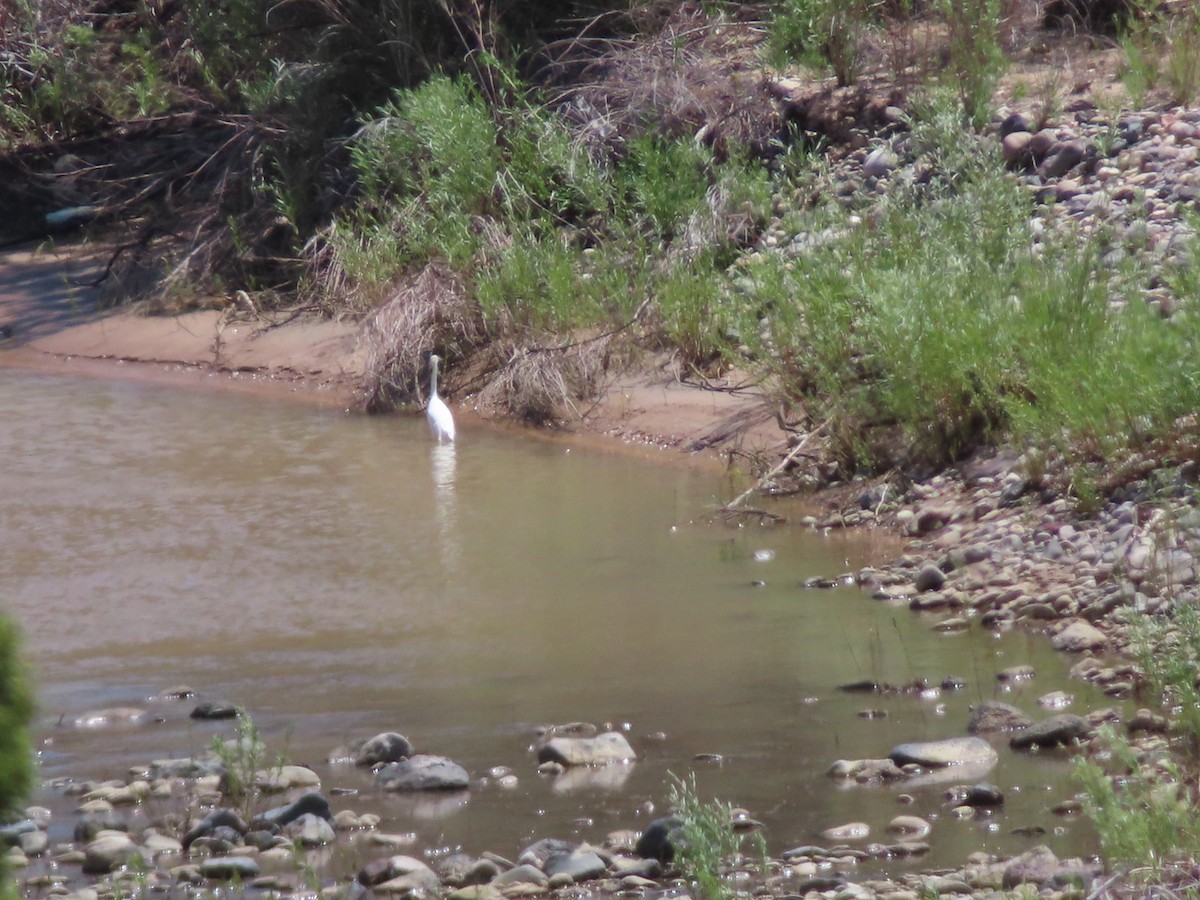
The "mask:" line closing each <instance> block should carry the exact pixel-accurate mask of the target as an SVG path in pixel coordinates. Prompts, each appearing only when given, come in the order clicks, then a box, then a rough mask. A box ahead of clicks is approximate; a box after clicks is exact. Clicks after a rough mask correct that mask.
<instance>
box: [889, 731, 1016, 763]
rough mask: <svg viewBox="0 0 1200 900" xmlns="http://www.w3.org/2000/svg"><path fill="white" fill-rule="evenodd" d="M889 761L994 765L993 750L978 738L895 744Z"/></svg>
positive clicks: (996, 757)
mask: <svg viewBox="0 0 1200 900" xmlns="http://www.w3.org/2000/svg"><path fill="white" fill-rule="evenodd" d="M888 758H889V759H890V760H892V762H894V763H895V764H896V765H898V766H906V765H909V764H910V763H915V764H916V765H918V766H924V767H927V768H942V767H944V766H961V765H988V766H991V765H995V764H996V762H998V761H999V759H1000V757H999V755H998V754H997V753H996V749H995V748H994V747H993V746H992V745H991V744H989V743H988V742H987V741H985V740H984V739H983V738H978V737H952V738H946V739H945V740H941V741H922V742H916V743H909V744H898V745H896V746H895V747H893V748H892V752H891V753H889V754H888Z"/></svg>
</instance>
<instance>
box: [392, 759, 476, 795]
mask: <svg viewBox="0 0 1200 900" xmlns="http://www.w3.org/2000/svg"><path fill="white" fill-rule="evenodd" d="M375 783H376V784H377V785H379V786H380V787H382V788H383V789H384V790H387V791H460V790H465V789H466V788H468V787H470V786H471V777H470V776H469V775H468V774H467V770H466V769H464V768H463V767H462V766H460V765H459V764H458V763H456V762H454V760H452V759H448V758H446V757H445V756H431V755H429V754H418V755H416V756H410V757H409V758H408V759H403V760H400V761H399V762H394V763H389V764H388V765H386V766H384V767H383V768H382V769H380V770H379V771H378V772H376V773H375Z"/></svg>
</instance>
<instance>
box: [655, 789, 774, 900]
mask: <svg viewBox="0 0 1200 900" xmlns="http://www.w3.org/2000/svg"><path fill="white" fill-rule="evenodd" d="M671 778H672V782H671V793H670V798H669V802H670V804H671V807H672V809H673V810H674V811H675V815H677V816H678V817H679V820H680V822H681V825H680V829H679V830H680V835H679V840H678V846H677V848H676V855H675V860H676V862H677V863H679V865H680V867H681V868H682V869H683V872H684V874H685V875H686V876H687V877H688V878H689V879H691V880H692V881H693V882H695V885H696V889H697V892H698V894H699V896H700V898H701V900H726V898H730V897H732V896H734V891H733V889H732V887H730V886H729V885H728V884H727V883H726V881H725V879H724V878H723V877H722V869H723V867H724V866H726V865H729V864H733V863H735V862H736V861H737V857H738V854H739V852H740V851H741V847H742V843H743V839H744V837H745V835H744V834H739V833H738V832H737V831H735V830H734V827H733V826H734V820H733V807H732V806H730V805H729V804H728V803H722V802H721V801H719V800H710V801H704V800H701V799H700V795H699V792H698V791H697V789H696V776H695V774H692V775H691V776H690V777H689V778H688V779H686V780H684V779H682V778H679V777H677V776H674V775H672V776H671ZM756 837H757V838H758V845H759V849H760V851H761V850H762V848H763V845H762V836H761V835H758V834H756Z"/></svg>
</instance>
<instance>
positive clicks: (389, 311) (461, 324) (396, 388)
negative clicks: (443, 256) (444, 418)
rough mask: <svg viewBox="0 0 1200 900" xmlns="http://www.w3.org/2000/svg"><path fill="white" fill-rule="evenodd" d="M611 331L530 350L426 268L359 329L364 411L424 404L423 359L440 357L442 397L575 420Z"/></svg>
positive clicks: (596, 387) (524, 415) (600, 377)
mask: <svg viewBox="0 0 1200 900" xmlns="http://www.w3.org/2000/svg"><path fill="white" fill-rule="evenodd" d="M616 337H617V332H606V333H604V334H600V335H596V336H592V337H587V338H584V339H581V340H576V341H571V342H568V343H561V344H557V345H554V346H538V345H535V344H533V343H532V339H531V338H530V337H529V336H528V335H527V334H526V335H520V334H519V333H518V329H516V328H515V327H512V324H511V323H507V325H506V323H504V322H500V323H492V325H491V326H490V327H489V326H488V325H487V324H486V323H485V322H484V320H483V317H482V316H481V315H480V313H479V310H478V308H477V307H476V306H475V304H474V303H473V302H472V300H471V299H470V297H469V294H468V288H467V286H466V285H465V284H464V282H463V281H462V279H461V278H460V277H459V276H457V275H456V274H455V273H453V272H451V271H450V270H449V269H447V268H446V267H445V266H442V265H439V264H430V265H428V266H426V267H425V268H424V269H423V270H422V271H421V273H420V274H419V275H418V276H417V277H416V279H414V280H413V281H411V282H410V283H408V284H407V285H405V286H404V287H402V288H401V289H399V290H398V291H397V292H396V294H395V296H394V297H393V298H392V299H391V300H390V301H388V302H387V303H385V304H384V305H383V306H381V307H380V308H379V309H378V310H377V311H376V312H375V314H374V315H373V316H371V317H370V318H369V319H368V320H367V322H366V323H365V325H364V333H363V338H362V340H363V341H364V344H365V349H366V366H365V368H366V377H365V389H366V391H365V393H366V409H367V411H368V412H387V411H390V410H392V409H395V408H396V407H398V406H401V405H404V404H411V403H421V402H423V401H424V399H425V395H424V386H425V384H426V378H427V368H428V361H429V354H430V353H431V352H433V353H437V354H439V355H441V356H442V357H444V358H445V359H446V360H447V362H448V364H447V367H446V379H447V380H446V382H445V387H446V390H445V393H446V394H449V395H454V394H455V393H460V392H463V391H466V392H473V393H475V395H476V399H477V401H478V405H479V406H480V407H481V408H483V409H485V410H489V411H500V412H502V413H503V414H504V415H506V416H509V417H512V418H516V419H521V420H524V421H527V422H533V423H537V424H541V425H545V424H552V423H554V422H557V421H560V420H561V419H562V418H563V417H564V416H567V415H570V414H574V415H582V413H583V411H581V410H580V409H579V405H578V404H579V403H580V402H581V401H586V400H590V399H594V398H595V397H597V396H599V394H600V392H601V389H602V387H603V384H604V379H605V377H606V375H607V372H608V367H609V363H610V361H611V359H612V356H613V354H614V353H616V352H618V351H617V346H618V345H616V344H615V343H614V341H615V339H616Z"/></svg>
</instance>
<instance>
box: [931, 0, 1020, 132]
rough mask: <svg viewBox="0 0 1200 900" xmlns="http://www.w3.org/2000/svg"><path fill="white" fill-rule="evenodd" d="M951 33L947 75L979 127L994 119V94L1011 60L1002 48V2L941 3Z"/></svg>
mask: <svg viewBox="0 0 1200 900" xmlns="http://www.w3.org/2000/svg"><path fill="white" fill-rule="evenodd" d="M935 8H936V10H937V12H938V13H939V14H940V15H941V17H942V18H943V20H944V21H945V22H946V26H947V31H948V33H949V38H950V40H949V66H948V67H947V68H946V73H947V75H948V76H949V77H950V78H951V79H952V81H951V84H952V85H953V87H954V89H955V90H957V92H958V96H959V99H960V100H961V101H962V106H963V110H964V112H965V113H966V115H967V118H968V119H969V120H970V121H971V123H972V124H973V125H975V126H976V127H980V126H982V125H984V124H985V123H986V122H987V120H988V118H989V117H990V115H991V108H992V92H993V91H994V90H995V87H996V80H997V78H999V76H1000V74H1001V72H1003V70H1004V67H1005V66H1006V65H1007V61H1008V60H1007V57H1006V56H1005V55H1004V51H1003V49H1002V48H1001V47H1000V42H999V35H1000V22H1001V12H1002V0H937V2H936V5H935Z"/></svg>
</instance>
